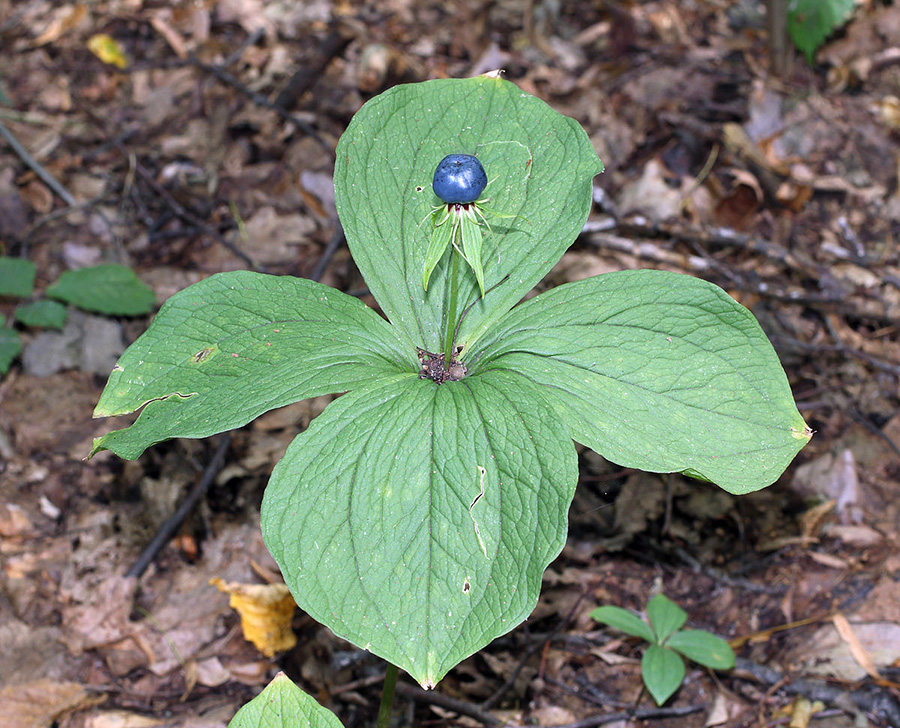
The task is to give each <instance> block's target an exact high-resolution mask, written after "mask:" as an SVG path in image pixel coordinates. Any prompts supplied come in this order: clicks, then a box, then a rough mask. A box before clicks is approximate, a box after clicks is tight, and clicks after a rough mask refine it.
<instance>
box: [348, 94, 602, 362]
mask: <svg viewBox="0 0 900 728" xmlns="http://www.w3.org/2000/svg"><path fill="white" fill-rule="evenodd" d="M454 152H458V153H466V154H474V155H476V156H477V157H478V159H479V160H480V161H481V163H482V164H483V165H484V168H485V171H486V172H487V176H488V185H487V187H486V188H485V192H484V194H485V195H486V196H487V197H488V198H490V206H491V207H493V208H496V209H497V210H499V211H502V212H503V213H506V214H510V215H515V216H517V217H512V218H510V222H509V224H508V225H505V226H502V225H493V230H492V234H490V235H488V236H487V237H485V239H484V241H483V250H482V256H481V257H482V260H483V262H484V283H485V286H486V287H487V288H489V287H490V286H492V285H494V284H496V283H498V282H499V281H501V280H503V279H504V277H505V276H507V275H509V278H508V279H506V280H505V281H504V282H503V283H502V284H500V285H499V286H497V287H496V288H495V289H494V290H492V291H491V292H490V293H488V295H487V296H486V297H485V298H484V299H482V300H478V299H479V295H480V293H479V288H478V284H477V282H476V279H475V276H474V274H470V275H469V276H467V277H466V279H465V285H463V287H462V289H461V292H460V295H461V301H462V304H463V305H465V304H467V303H468V302H472V301H477V303H476V304H475V305H474V306H473V308H472V310H471V312H470V313H469V315H468V316H467V317H466V319H465V321H464V322H463V325H462V327H461V331H460V340H459V343H461V344H463V345H465V346H471V344H472V343H473V342H474V341H475V340H476V339H477V338H479V337H480V336H481V335H483V333H484V332H485V331H486V330H487V328H488V327H489V326H490V324H491V322H492V321H496V320H497V318H498V317H499V316H501V315H502V314H503V313H504V312H505V311H507V310H509V308H511V307H512V306H513V305H514V304H515V303H517V302H518V301H519V300H520V299H521V298H522V297H523V296H524V295H525V294H526V293H527V292H528V291H529V290H531V288H532V287H533V286H534V285H535V284H536V283H537V282H538V281H539V280H540V279H541V278H542V277H543V276H544V274H545V273H547V272H548V271H549V270H550V268H552V267H553V265H554V264H555V263H556V262H557V261H558V260H559V258H560V256H561V255H562V254H563V252H564V251H565V250H566V248H568V247H569V245H571V243H572V241H573V240H574V239H575V237H576V236H577V235H578V233H579V232H580V231H581V228H582V226H583V224H584V220H585V219H586V217H587V213H588V210H589V209H590V205H591V180H592V178H593V177H594V175H595V174H597V173H598V172H600V171H601V170H602V168H603V165H602V164H601V163H600V160H599V159H598V158H597V154H596V152H595V151H594V149H593V147H592V146H591V143H590V141H589V139H588V137H587V134H585V132H584V130H583V129H582V128H581V126H580V125H579V124H578V123H577V122H576V121H574V120H573V119H569V118H566V117H564V116H562V115H560V114H559V113H557V112H556V111H554V110H553V109H551V108H550V107H549V106H547V105H546V104H545V103H544V102H543V101H541V100H540V99H537V98H535V97H533V96H530V95H529V94H527V93H524V92H523V91H521V89H519V88H517V87H516V86H515V85H513V84H511V83H508V82H506V81H503V80H501V79H497V78H488V77H486V76H479V77H477V78H468V79H440V80H435V81H427V82H425V83H417V84H407V85H401V86H395V87H394V88H392V89H390V90H388V91H386V92H385V93H383V94H381V95H379V96H376V97H375V98H374V99H372V100H370V101H369V102H367V103H366V104H365V105H364V106H363V107H362V108H361V109H360V110H359V112H358V113H357V114H356V116H355V117H354V118H353V120H352V121H351V123H350V125H349V127H348V128H347V131H346V132H345V133H344V135H343V136H342V137H341V140H340V142H339V143H338V148H337V160H336V163H335V178H334V184H335V195H336V204H337V208H338V213H339V215H340V218H341V223H342V224H343V226H344V230H345V232H346V234H347V241H348V244H349V247H350V251H351V253H352V254H353V258H354V260H355V261H356V264H357V265H358V266H359V269H360V271H361V272H362V274H363V277H364V278H365V280H366V283H367V284H368V286H369V288H370V290H371V291H372V293H373V294H374V296H375V298H376V299H377V301H378V303H379V304H380V305H381V308H382V310H383V311H384V312H385V314H386V315H387V317H388V318H389V319H390V321H391V322H392V323H393V324H394V325H395V326H397V327H398V328H399V329H400V331H401V332H402V335H403V336H404V337H406V338H407V339H408V345H409V346H421V347H422V348H424V349H427V350H428V351H440V350H441V349H442V348H443V341H442V339H441V331H442V325H443V323H444V317H445V308H446V305H447V298H448V296H449V293H448V286H447V282H446V278H447V276H446V274H445V271H446V268H447V266H448V257H449V256H447V257H444V258H442V259H441V260H440V262H439V263H438V264H437V267H436V268H435V272H434V274H432V276H431V278H430V280H429V284H428V291H427V293H426V291H425V290H424V287H423V285H422V272H423V270H426V268H427V267H426V265H425V261H426V255H427V254H428V251H429V248H430V247H431V246H430V243H429V241H430V237H431V230H430V229H429V226H428V225H420V222H421V220H422V219H423V218H424V217H425V216H426V215H427V214H428V211H429V210H430V209H431V208H432V206H433V205H436V204H438V203H439V202H440V201H439V200H438V198H437V197H436V196H435V195H434V191H433V190H432V187H431V182H432V177H433V175H434V170H435V167H436V166H437V164H438V162H440V161H441V159H443V158H444V156H446V155H447V154H450V153H454ZM492 224H493V223H492ZM432 257H433V256H432Z"/></svg>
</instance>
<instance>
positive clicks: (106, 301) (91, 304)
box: [47, 264, 156, 316]
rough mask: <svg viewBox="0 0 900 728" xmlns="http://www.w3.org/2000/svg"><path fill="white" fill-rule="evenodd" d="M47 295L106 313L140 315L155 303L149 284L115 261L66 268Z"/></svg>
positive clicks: (111, 314) (150, 309)
mask: <svg viewBox="0 0 900 728" xmlns="http://www.w3.org/2000/svg"><path fill="white" fill-rule="evenodd" d="M47 295H48V296H50V298H56V299H59V300H60V301H65V302H66V303H71V304H73V305H75V306H78V308H82V309H84V310H85V311H96V312H97V313H105V314H107V315H109V316H140V315H141V314H145V313H150V312H151V311H152V310H153V307H154V306H155V305H156V296H155V294H154V293H153V291H152V290H151V289H150V288H149V286H147V284H146V283H144V282H143V281H142V280H141V279H140V278H138V277H137V276H136V275H135V273H134V271H133V270H131V268H129V267H128V266H124V265H115V264H109V265H98V266H93V267H91V268H79V269H78V270H70V271H66V272H65V273H63V274H62V275H61V276H60V277H59V280H58V281H57V282H56V283H54V284H53V285H52V286H50V287H49V288H48V289H47Z"/></svg>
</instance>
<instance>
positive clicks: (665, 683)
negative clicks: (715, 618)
mask: <svg viewBox="0 0 900 728" xmlns="http://www.w3.org/2000/svg"><path fill="white" fill-rule="evenodd" d="M590 616H591V618H592V619H596V620H597V621H598V622H602V623H603V624H607V625H609V626H610V627H613V628H614V629H617V630H619V631H620V632H624V633H625V634H629V635H631V636H632V637H640V638H641V639H642V640H644V641H646V642H649V643H650V646H649V647H648V648H647V650H646V652H644V657H643V658H642V659H641V676H642V677H643V679H644V685H646V687H647V690H649V691H650V694H651V695H652V696H653V699H654V700H655V701H656V704H657V705H662V704H663V703H665V702H666V701H667V700H668V699H669V698H670V697H672V695H673V693H674V692H675V691H676V690H678V687H679V686H680V685H681V683H682V681H683V680H684V673H685V670H684V659H683V658H684V657H686V658H687V659H689V660H692V661H693V662H696V663H697V664H698V665H703V666H704V667H708V668H710V669H712V670H730V669H731V668H733V667H734V652H733V651H732V649H731V647H730V646H729V645H728V643H727V642H726V641H725V640H723V639H722V638H721V637H716V635H714V634H712V633H710V632H707V631H706V630H702V629H682V627H683V626H684V623H685V622H686V621H687V612H685V611H684V610H683V609H682V608H681V607H679V606H678V605H677V604H675V602H673V601H672V600H671V599H669V598H668V597H666V596H664V595H662V594H657V595H656V596H655V597H653V598H652V599H651V600H650V601H649V602H647V618H648V619H649V624H648V623H647V622H645V621H643V620H642V619H640V618H639V617H636V616H635V615H634V614H632V613H631V612H629V611H627V610H625V609H622V608H621V607H612V606H604V607H597V608H596V609H595V610H594V611H593V612H591V615H590Z"/></svg>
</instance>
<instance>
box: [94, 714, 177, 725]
mask: <svg viewBox="0 0 900 728" xmlns="http://www.w3.org/2000/svg"><path fill="white" fill-rule="evenodd" d="M161 725H171V723H170V722H168V721H167V720H165V719H163V718H151V717H149V716H146V715H141V714H140V713H131V712H129V711H127V710H106V711H103V712H102V713H98V714H97V715H92V716H90V717H89V718H88V719H87V720H85V722H84V728H152V726H161Z"/></svg>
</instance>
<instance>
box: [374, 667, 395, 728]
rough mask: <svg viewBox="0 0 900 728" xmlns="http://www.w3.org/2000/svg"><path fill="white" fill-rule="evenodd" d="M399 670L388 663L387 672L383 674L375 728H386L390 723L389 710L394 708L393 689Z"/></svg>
mask: <svg viewBox="0 0 900 728" xmlns="http://www.w3.org/2000/svg"><path fill="white" fill-rule="evenodd" d="M398 672H399V669H398V668H397V666H396V665H394V664H393V663H390V662H389V663H388V666H387V672H385V674H384V688H382V690H381V705H380V706H379V708H378V722H377V723H376V724H375V728H388V723H390V721H391V708H393V707H394V688H395V687H396V686H397V673H398Z"/></svg>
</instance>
